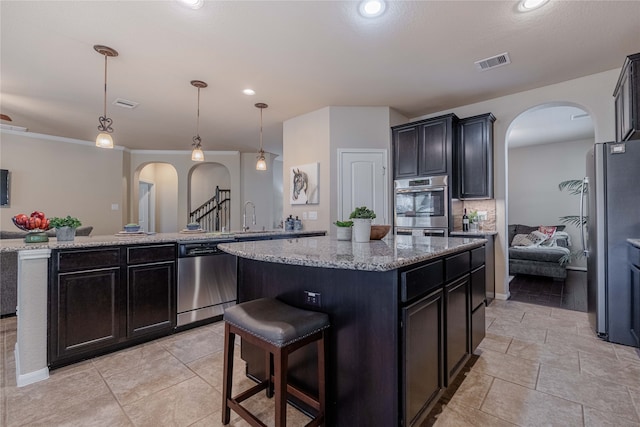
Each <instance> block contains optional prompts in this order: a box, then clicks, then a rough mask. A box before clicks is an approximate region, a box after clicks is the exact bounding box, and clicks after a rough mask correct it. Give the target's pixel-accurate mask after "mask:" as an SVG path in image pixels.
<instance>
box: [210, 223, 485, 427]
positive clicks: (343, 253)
mask: <svg viewBox="0 0 640 427" xmlns="http://www.w3.org/2000/svg"><path fill="white" fill-rule="evenodd" d="M485 243H486V239H467V238H440V237H411V236H389V237H388V238H386V239H384V240H379V241H371V242H368V243H352V242H350V241H338V240H335V239H333V238H330V237H310V238H307V239H287V240H274V241H258V242H239V243H227V244H221V245H220V246H219V247H220V249H222V250H224V251H226V252H228V253H230V254H232V255H236V256H237V257H238V302H243V301H249V300H252V299H255V298H261V297H273V298H278V299H280V300H282V301H283V302H286V303H288V304H290V305H293V306H297V307H300V308H303V309H307V310H316V311H321V312H325V313H327V314H329V317H330V321H331V328H330V330H329V344H328V353H327V360H326V363H327V372H328V375H327V384H326V386H327V425H332V426H352V425H384V426H393V425H398V426H410V425H420V423H421V422H422V420H423V419H424V418H425V417H426V415H427V414H428V412H429V410H430V408H431V407H432V406H433V405H434V404H435V402H437V400H438V398H439V397H440V396H441V394H442V393H443V391H444V390H445V389H446V387H447V386H448V385H449V384H451V382H452V381H453V379H454V378H455V377H456V376H457V375H458V373H459V372H460V370H461V368H462V367H463V366H464V364H465V362H466V361H467V360H468V358H469V356H470V353H471V352H472V351H473V350H474V349H475V348H476V346H477V345H478V343H479V342H480V340H482V338H483V337H484V328H485V324H484V305H483V304H482V306H481V308H480V309H477V310H475V311H474V314H473V315H472V310H471V308H472V307H476V304H475V301H476V300H477V299H478V298H479V299H480V301H483V300H484V289H485V272H484V270H485V248H484V244H485ZM242 357H243V359H245V361H247V373H248V375H249V376H253V377H255V378H256V379H262V378H264V377H263V376H264V355H263V353H261V352H260V350H258V349H256V348H255V347H252V346H250V345H249V344H248V343H243V346H242ZM315 366H316V355H315V352H314V351H312V349H309V348H303V349H300V350H298V351H297V352H296V353H294V354H292V355H291V357H290V360H289V380H290V381H292V382H295V383H297V384H300V385H302V386H303V387H306V388H307V389H308V390H309V392H311V393H313V392H315V391H316V390H317V378H316V371H315Z"/></svg>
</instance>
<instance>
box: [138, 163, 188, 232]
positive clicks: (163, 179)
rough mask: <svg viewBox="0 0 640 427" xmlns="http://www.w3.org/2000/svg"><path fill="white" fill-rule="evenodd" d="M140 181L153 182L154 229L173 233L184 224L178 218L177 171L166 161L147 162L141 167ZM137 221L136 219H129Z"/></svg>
mask: <svg viewBox="0 0 640 427" xmlns="http://www.w3.org/2000/svg"><path fill="white" fill-rule="evenodd" d="M139 180H140V181H145V182H151V183H153V184H154V188H155V192H156V204H155V217H154V221H155V231H156V232H158V233H175V232H177V231H179V230H181V229H183V228H184V227H185V226H186V223H184V224H182V223H181V222H180V221H179V220H178V173H177V172H176V169H175V168H174V167H173V166H172V165H169V164H167V163H148V164H147V165H146V166H144V167H143V168H142V170H141V171H140V176H139ZM131 222H137V221H131Z"/></svg>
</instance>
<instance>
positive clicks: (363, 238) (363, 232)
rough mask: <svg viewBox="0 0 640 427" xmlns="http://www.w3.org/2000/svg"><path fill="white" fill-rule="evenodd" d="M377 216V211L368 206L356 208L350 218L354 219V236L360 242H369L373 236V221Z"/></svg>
mask: <svg viewBox="0 0 640 427" xmlns="http://www.w3.org/2000/svg"><path fill="white" fill-rule="evenodd" d="M375 217H376V214H375V212H373V211H372V210H371V209H369V208H367V207H366V206H361V207H358V208H355V210H354V211H353V212H351V215H349V219H352V220H353V238H354V240H355V241H356V242H358V243H363V242H368V241H369V239H370V237H371V221H372V220H373V219H374V218H375Z"/></svg>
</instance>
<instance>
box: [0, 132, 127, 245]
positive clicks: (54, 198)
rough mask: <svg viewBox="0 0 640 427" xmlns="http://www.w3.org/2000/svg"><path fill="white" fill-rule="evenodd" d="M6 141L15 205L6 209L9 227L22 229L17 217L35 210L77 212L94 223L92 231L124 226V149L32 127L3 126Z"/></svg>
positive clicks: (0, 219) (3, 216)
mask: <svg viewBox="0 0 640 427" xmlns="http://www.w3.org/2000/svg"><path fill="white" fill-rule="evenodd" d="M0 141H1V145H0V153H1V156H0V168H2V169H8V170H9V171H10V173H11V194H10V197H11V200H10V206H9V207H4V208H1V209H0V227H1V228H2V229H3V230H16V231H17V228H16V227H15V225H13V222H12V221H11V217H13V216H14V215H16V214H19V213H24V214H26V215H30V214H31V212H33V211H35V210H39V211H42V212H44V213H45V214H46V215H47V216H48V217H54V216H58V217H62V216H67V215H71V216H74V217H77V218H78V219H80V221H81V222H82V224H83V225H92V226H93V227H94V228H93V232H92V235H100V234H113V233H115V232H117V231H118V230H120V229H121V228H122V225H123V212H122V211H121V209H123V206H124V205H125V198H124V197H123V193H122V185H123V181H122V179H123V170H122V164H123V151H122V149H114V150H106V149H103V148H97V147H96V146H95V143H90V142H87V141H78V140H72V139H68V138H61V137H54V136H49V135H41V134H35V133H30V132H26V133H23V132H12V131H2V132H0ZM112 204H116V205H118V209H117V210H112V209H111V205H112Z"/></svg>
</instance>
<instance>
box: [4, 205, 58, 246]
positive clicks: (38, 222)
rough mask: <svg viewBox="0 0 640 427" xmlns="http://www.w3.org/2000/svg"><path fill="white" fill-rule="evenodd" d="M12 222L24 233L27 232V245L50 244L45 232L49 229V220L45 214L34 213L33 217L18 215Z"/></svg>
mask: <svg viewBox="0 0 640 427" xmlns="http://www.w3.org/2000/svg"><path fill="white" fill-rule="evenodd" d="M11 220H12V221H13V223H14V224H15V226H16V227H18V228H19V229H20V230H22V231H26V232H27V235H26V236H25V238H24V241H25V242H26V243H42V242H48V241H49V237H47V234H46V233H45V231H47V230H48V229H49V219H48V218H47V217H46V216H45V214H44V213H43V212H40V211H34V212H32V213H31V216H27V215H25V214H18V215H15V216H13V217H11Z"/></svg>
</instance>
